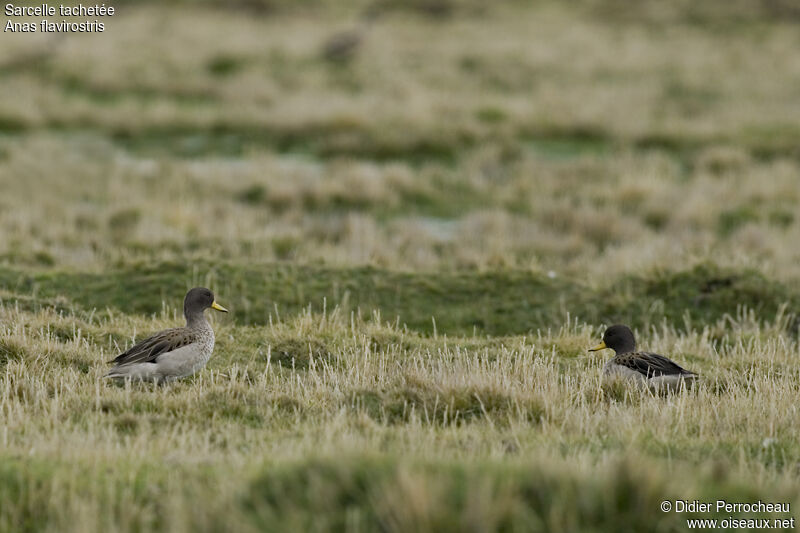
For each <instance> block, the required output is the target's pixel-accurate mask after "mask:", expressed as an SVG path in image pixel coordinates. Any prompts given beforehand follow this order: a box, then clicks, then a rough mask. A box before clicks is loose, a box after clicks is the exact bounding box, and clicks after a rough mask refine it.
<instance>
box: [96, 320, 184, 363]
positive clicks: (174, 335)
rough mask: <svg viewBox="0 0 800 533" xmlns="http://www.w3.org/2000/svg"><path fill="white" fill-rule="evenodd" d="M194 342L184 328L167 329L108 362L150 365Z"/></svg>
mask: <svg viewBox="0 0 800 533" xmlns="http://www.w3.org/2000/svg"><path fill="white" fill-rule="evenodd" d="M192 342H194V338H193V337H192V335H191V333H190V332H189V331H187V330H186V328H175V329H168V330H165V331H161V332H159V333H156V334H155V335H153V336H152V337H148V338H146V339H144V340H143V341H140V342H138V343H136V344H134V345H133V346H131V347H130V348H129V349H128V350H127V351H126V352H124V353H121V354H119V355H118V356H117V357H116V359H114V360H113V361H109V363H113V364H115V365H117V366H121V365H130V364H133V363H152V362H155V360H156V359H157V358H158V356H159V355H161V354H164V353H167V352H171V351H173V350H177V349H178V348H180V347H181V346H186V345H187V344H191V343H192Z"/></svg>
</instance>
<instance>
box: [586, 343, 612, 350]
mask: <svg viewBox="0 0 800 533" xmlns="http://www.w3.org/2000/svg"><path fill="white" fill-rule="evenodd" d="M606 348H608V346H606V343H605V342H603V341H600V344H598V345H597V346H595V347H594V348H589V351H590V352H596V351H598V350H605V349H606Z"/></svg>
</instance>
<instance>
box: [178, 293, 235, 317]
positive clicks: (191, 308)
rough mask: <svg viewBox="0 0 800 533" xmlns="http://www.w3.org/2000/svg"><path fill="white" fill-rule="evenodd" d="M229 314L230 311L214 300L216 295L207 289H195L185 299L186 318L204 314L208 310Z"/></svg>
mask: <svg viewBox="0 0 800 533" xmlns="http://www.w3.org/2000/svg"><path fill="white" fill-rule="evenodd" d="M209 307H210V308H211V309H215V310H217V311H222V312H223V313H227V312H228V310H227V309H225V308H224V307H222V306H221V305H219V304H218V303H217V302H216V300H214V293H213V292H211V291H210V290H209V289H206V288H205V287H195V288H194V289H190V290H189V292H187V293H186V298H184V299H183V314H184V315H185V316H186V318H189V317H190V316H195V315H197V314H202V313H203V311H205V310H206V309H208V308H209Z"/></svg>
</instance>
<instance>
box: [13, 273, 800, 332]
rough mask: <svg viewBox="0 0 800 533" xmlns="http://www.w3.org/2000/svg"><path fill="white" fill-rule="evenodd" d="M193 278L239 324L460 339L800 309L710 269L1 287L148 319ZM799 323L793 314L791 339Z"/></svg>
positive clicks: (797, 295)
mask: <svg viewBox="0 0 800 533" xmlns="http://www.w3.org/2000/svg"><path fill="white" fill-rule="evenodd" d="M208 262H210V261H199V263H200V264H204V263H208ZM189 279H192V280H194V281H193V283H194V284H200V285H202V284H203V283H205V284H209V285H211V284H213V285H214V286H215V287H216V288H217V293H218V295H219V300H220V301H221V302H224V303H225V305H227V306H229V307H230V308H231V310H232V311H233V315H232V316H233V317H234V321H235V322H236V323H237V324H241V325H248V324H249V325H264V324H268V323H269V321H270V317H273V318H275V315H276V313H277V315H279V316H280V315H281V314H285V315H286V316H291V315H296V314H297V313H299V312H300V311H302V310H304V309H311V310H313V311H315V312H321V311H322V310H323V308H324V307H325V306H327V307H328V308H329V309H333V308H334V307H340V308H342V309H343V310H344V311H351V310H352V311H358V312H360V313H362V314H370V313H372V312H374V311H377V312H379V313H380V315H381V317H382V318H383V319H384V320H388V321H391V322H394V321H397V322H398V323H399V324H400V325H402V326H406V327H408V328H409V329H411V330H414V331H417V332H419V333H424V334H430V333H433V332H434V329H435V330H436V332H437V333H440V334H448V335H454V336H465V335H467V336H468V335H471V334H473V333H476V334H480V335H491V336H504V335H518V334H524V333H530V332H532V331H536V330H540V329H557V328H559V327H560V326H561V325H562V324H563V323H564V321H565V320H566V319H567V317H568V316H569V317H571V318H572V319H575V320H579V321H583V322H587V323H592V324H612V323H625V324H629V325H631V326H632V327H634V328H645V329H646V328H648V327H649V326H652V325H657V326H658V325H662V324H664V323H665V324H667V325H669V326H674V327H677V328H679V329H680V328H683V327H684V326H685V325H686V323H687V321H688V323H691V324H693V325H694V326H696V327H697V326H699V327H702V326H703V325H707V324H713V323H715V322H717V321H718V320H719V319H720V318H722V317H724V316H725V315H735V314H736V313H737V310H738V309H750V310H752V311H754V312H756V313H757V314H758V316H759V317H761V318H762V319H763V320H766V321H774V320H775V318H776V316H778V314H779V313H783V312H785V311H786V310H787V309H788V310H789V311H792V310H794V309H798V308H800V292H798V291H797V290H795V289H794V288H793V287H790V286H787V285H785V284H782V283H780V282H777V281H771V280H769V279H767V278H765V277H764V276H763V275H761V274H760V273H758V272H756V271H753V270H740V271H734V270H730V269H722V268H718V267H715V266H713V265H708V264H702V265H698V266H696V267H694V268H691V269H689V270H686V271H681V272H666V271H664V272H653V273H650V274H642V275H631V276H625V277H621V278H620V279H617V280H609V283H608V284H607V285H604V286H590V285H588V284H586V283H585V282H582V281H581V280H578V279H560V278H556V279H552V278H550V277H548V276H547V275H545V274H541V273H536V272H529V271H519V270H494V271H488V272H475V271H462V272H441V271H436V272H427V273H420V272H395V271H392V270H386V269H380V268H375V267H359V268H341V267H340V268H333V267H318V266H317V267H315V266H301V265H294V264H289V263H275V264H264V265H261V266H258V267H254V266H252V265H249V266H237V265H231V264H224V263H222V264H216V265H214V266H213V267H205V268H197V267H194V266H187V265H179V264H159V265H145V266H138V267H127V268H117V269H114V270H110V271H107V272H102V273H85V272H67V271H48V270H42V271H39V272H35V271H30V270H28V271H19V270H14V269H10V268H0V289H2V290H5V291H6V293H7V294H8V295H9V296H7V297H6V298H5V300H6V302H9V303H13V302H15V301H16V300H15V296H19V297H21V298H22V299H21V300H20V302H21V303H22V305H23V306H30V302H31V301H33V300H32V297H34V296H35V298H36V299H37V301H40V302H53V304H54V305H58V306H61V307H64V308H68V309H73V310H75V311H81V312H84V313H86V312H91V311H101V312H102V311H103V310H105V309H107V308H112V309H114V310H116V311H118V312H123V313H128V314H131V313H139V314H145V315H147V314H153V313H158V312H160V311H161V310H162V308H163V305H164V303H166V304H167V305H168V306H171V307H173V308H179V303H180V299H181V295H182V292H183V290H184V287H186V285H187V280H189ZM26 302H27V303H26ZM795 328H796V323H795V322H794V321H793V322H792V323H791V325H790V330H791V331H792V333H793V334H796V331H795Z"/></svg>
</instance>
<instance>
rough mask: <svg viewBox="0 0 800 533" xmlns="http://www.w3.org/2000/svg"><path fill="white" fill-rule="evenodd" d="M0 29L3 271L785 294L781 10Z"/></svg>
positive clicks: (487, 6)
mask: <svg viewBox="0 0 800 533" xmlns="http://www.w3.org/2000/svg"><path fill="white" fill-rule="evenodd" d="M116 8H117V14H116V15H115V16H113V17H105V18H103V19H102V21H103V22H104V23H105V28H106V29H105V32H104V33H94V34H61V35H56V36H54V35H52V34H42V33H36V34H21V33H17V34H11V33H6V34H5V35H4V36H3V39H2V41H1V42H0V90H2V94H4V95H5V97H4V98H3V99H2V101H0V180H2V181H1V183H2V195H0V237H1V238H0V263H2V264H5V265H9V266H14V267H19V268H28V267H58V268H70V269H78V270H98V269H105V268H108V267H110V266H125V265H139V264H154V263H157V262H161V261H178V262H185V261H190V260H200V259H214V260H220V259H223V258H224V260H225V261H228V262H234V263H236V262H240V263H243V264H244V263H246V264H253V263H259V262H274V261H291V262H296V263H315V264H328V265H338V266H352V265H373V266H376V267H380V268H389V269H397V270H403V271H431V270H442V269H445V270H452V269H497V268H515V269H516V268H519V269H526V270H532V271H535V272H542V273H547V274H548V275H550V276H551V277H552V276H559V275H562V274H565V275H572V276H577V277H581V278H583V279H588V280H596V281H598V282H603V281H604V280H607V279H608V278H609V277H614V276H616V275H622V274H627V273H631V272H649V271H652V270H653V269H665V268H666V269H672V268H684V267H686V266H687V265H692V264H695V263H697V262H702V261H712V262H713V263H715V264H717V265H723V266H733V267H736V268H739V267H754V268H757V269H759V270H762V271H764V272H765V273H767V274H768V275H769V276H773V277H778V278H780V279H793V278H794V277H796V276H797V275H798V274H800V272H798V268H799V267H798V265H800V261H798V259H800V255H799V254H798V247H797V246H795V245H794V243H797V242H799V241H800V239H799V237H800V225H799V224H798V215H799V214H800V212H799V209H800V208H799V207H798V202H797V200H798V195H800V187H798V168H799V167H798V157H800V99H799V98H798V92H797V87H798V86H800V54H798V53H797V51H798V49H800V34H799V33H798V31H797V22H798V21H800V6H798V5H797V4H796V3H795V2H792V1H789V0H738V1H721V0H720V1H706V2H700V3H698V2H692V1H683V0H670V1H663V0H659V1H656V0H652V1H641V2H636V3H630V2H624V1H622V0H602V1H601V0H583V1H576V2H569V3H565V2H556V1H552V2H550V1H542V2H523V1H504V2H492V3H486V2H482V1H477V0H410V1H396V0H377V1H371V2H368V1H359V0H353V1H347V2H341V1H336V2H334V1H326V0H318V1H316V0H304V1H299V2H294V1H288V0H240V1H236V2H222V1H219V2H214V1H208V2H125V3H121V4H119V5H117V6H116Z"/></svg>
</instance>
